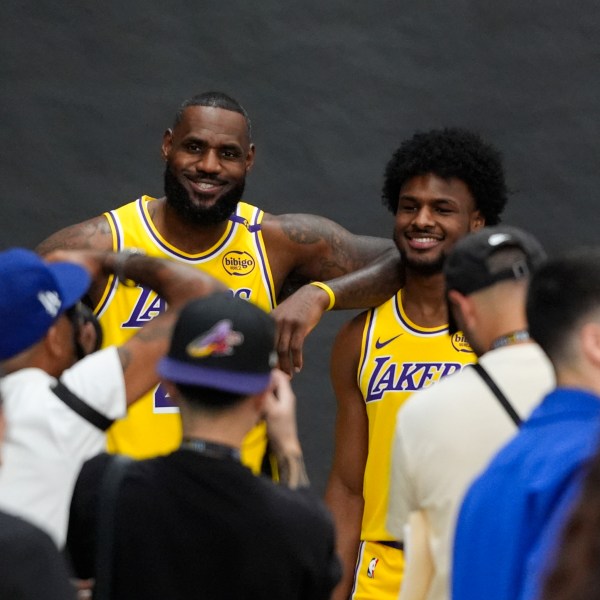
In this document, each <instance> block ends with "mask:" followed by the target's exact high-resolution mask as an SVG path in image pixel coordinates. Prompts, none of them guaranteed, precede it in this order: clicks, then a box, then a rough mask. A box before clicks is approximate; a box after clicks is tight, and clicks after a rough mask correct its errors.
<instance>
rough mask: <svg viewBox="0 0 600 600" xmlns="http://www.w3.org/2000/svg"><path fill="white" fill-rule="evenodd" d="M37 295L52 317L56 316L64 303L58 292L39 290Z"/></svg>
mask: <svg viewBox="0 0 600 600" xmlns="http://www.w3.org/2000/svg"><path fill="white" fill-rule="evenodd" d="M37 297H38V300H39V301H40V303H41V304H42V306H43V307H44V309H45V310H46V312H47V313H48V314H49V315H50V316H51V317H52V318H54V317H56V315H57V314H58V311H59V310H60V307H61V304H62V303H61V301H60V296H59V295H58V293H57V292H51V291H50V290H47V291H45V292H39V293H38V295H37Z"/></svg>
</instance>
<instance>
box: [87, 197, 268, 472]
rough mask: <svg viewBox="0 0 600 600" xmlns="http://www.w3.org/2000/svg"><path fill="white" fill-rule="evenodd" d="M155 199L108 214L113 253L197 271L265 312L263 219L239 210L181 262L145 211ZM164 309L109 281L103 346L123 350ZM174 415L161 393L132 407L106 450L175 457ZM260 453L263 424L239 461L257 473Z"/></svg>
mask: <svg viewBox="0 0 600 600" xmlns="http://www.w3.org/2000/svg"><path fill="white" fill-rule="evenodd" d="M152 200H153V198H150V197H149V196H142V198H140V199H138V200H136V201H135V202H131V203H129V204H126V205H124V206H121V207H120V208H117V209H115V210H112V211H110V212H108V213H105V214H106V217H107V218H108V222H109V224H110V228H111V230H112V235H113V249H114V250H122V249H124V248H140V249H141V250H144V252H146V254H147V255H149V256H156V257H160V258H168V259H171V260H175V261H180V262H183V263H185V264H188V265H191V266H194V267H196V268H198V269H202V270H203V271H205V272H206V273H208V274H209V275H212V276H213V277H215V278H216V279H218V280H219V281H221V282H222V283H224V284H225V285H226V286H227V287H228V288H229V289H230V290H231V292H232V294H234V295H235V296H238V297H240V298H244V299H246V300H249V301H250V302H252V303H254V304H256V305H257V306H259V307H260V308H262V309H264V310H266V311H271V310H272V309H273V308H274V307H275V305H276V300H275V289H274V285H273V278H272V276H271V269H270V266H269V261H268V258H267V254H266V252H265V246H264V242H263V237H262V232H261V221H262V217H263V214H264V213H263V211H262V210H260V209H258V208H256V207H254V206H250V205H249V204H246V203H244V202H240V203H239V204H238V207H237V210H236V212H235V214H233V215H232V216H231V217H230V219H229V222H228V224H227V228H226V230H225V232H224V233H223V235H222V237H221V239H219V240H218V241H217V243H216V244H214V246H213V247H212V248H209V249H208V250H206V251H205V252H202V253H200V254H187V253H185V252H182V251H181V250H178V249H177V248H175V247H174V246H173V245H171V244H169V242H168V241H167V240H165V239H164V238H162V237H161V235H160V234H159V232H158V231H157V230H156V227H155V226H154V224H153V222H152V219H151V218H150V214H149V211H148V203H149V202H150V201H152ZM165 308H166V306H165V302H164V300H163V299H162V298H159V297H158V296H157V295H156V294H155V293H154V292H152V291H151V290H149V289H148V288H144V287H141V286H138V287H134V288H130V287H126V286H123V285H119V282H118V280H117V279H116V278H114V277H111V278H110V280H109V281H108V284H107V287H106V290H105V291H104V294H103V296H102V298H101V300H100V302H99V304H98V306H97V307H96V314H97V315H98V317H99V319H100V323H101V325H102V328H103V332H104V336H105V339H104V345H107V346H108V345H112V344H116V345H119V344H122V343H123V342H125V341H126V340H127V339H129V337H131V336H132V335H133V334H134V333H135V332H136V331H137V330H138V329H139V328H140V327H141V326H142V325H143V324H144V323H146V322H147V321H149V320H150V319H152V318H154V317H155V316H156V315H158V314H160V313H161V312H163V311H164V310H165ZM177 412H178V410H177V408H176V407H175V406H174V405H173V404H172V403H171V401H170V400H169V398H168V396H167V395H166V393H165V392H164V390H163V388H162V387H161V386H158V387H157V388H155V389H154V390H152V392H150V393H149V394H147V395H146V396H144V397H143V398H142V399H140V400H138V401H137V402H136V403H135V404H133V405H132V406H131V407H130V408H129V411H128V415H127V417H126V418H124V419H123V420H120V421H118V422H117V423H115V425H113V426H112V427H111V429H110V430H109V432H108V449H109V451H111V452H119V453H123V454H128V455H130V456H133V457H135V458H147V457H150V456H155V455H158V454H165V453H167V452H171V451H172V450H174V449H175V448H176V447H177V446H178V445H179V443H180V441H181V424H180V420H179V416H178V414H176V413H177ZM265 445H266V436H265V427H264V424H262V425H261V426H259V427H258V428H255V430H253V431H251V432H250V434H249V435H248V436H247V438H246V440H245V442H244V445H243V447H242V460H243V462H244V463H245V464H247V465H248V466H250V467H251V468H252V469H253V470H254V471H255V472H257V471H258V470H259V468H260V462H261V460H262V456H263V455H264V450H265Z"/></svg>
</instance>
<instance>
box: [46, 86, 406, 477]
mask: <svg viewBox="0 0 600 600" xmlns="http://www.w3.org/2000/svg"><path fill="white" fill-rule="evenodd" d="M162 155H163V158H164V160H165V162H166V168H165V196H164V197H163V198H159V199H155V198H150V197H148V196H142V197H141V198H140V199H138V200H136V201H134V202H131V203H129V204H126V205H124V206H122V207H120V208H117V209H116V210H112V211H110V212H108V213H105V214H104V215H100V216H98V217H95V218H93V219H90V220H88V221H85V222H83V223H79V224H77V225H73V226H71V227H67V228H66V229H64V230H62V231H59V232H58V233H56V234H54V235H52V236H51V237H50V238H48V239H47V240H46V241H45V242H43V243H42V244H41V245H40V246H39V247H38V251H39V252H41V253H46V252H48V251H50V250H53V249H56V248H96V249H113V250H120V249H124V248H139V249H141V250H143V251H145V252H146V253H147V254H149V255H152V256H161V257H165V258H170V259H172V260H176V261H181V262H183V263H186V264H190V265H195V266H197V267H198V268H200V269H203V270H205V271H207V272H208V273H210V274H211V275H213V276H214V277H216V278H217V279H219V280H220V281H222V282H223V283H225V285H227V286H228V287H229V288H230V289H231V292H232V293H233V294H234V295H236V296H239V297H241V298H246V299H247V300H249V301H250V302H254V303H255V304H257V305H259V306H261V307H262V308H264V309H266V310H274V313H273V314H274V316H275V319H276V321H277V324H278V336H279V337H278V343H277V346H278V350H279V356H280V366H281V368H282V369H284V370H286V371H288V372H291V371H293V370H294V369H295V370H299V369H300V367H301V366H302V353H301V350H302V342H303V339H304V337H305V335H306V334H307V333H308V332H309V331H310V330H311V329H312V328H313V327H314V326H315V325H316V324H317V322H318V321H319V319H320V317H321V315H322V313H323V312H324V311H325V310H327V309H328V308H331V307H332V306H333V305H335V307H336V308H355V307H367V306H375V305H376V304H378V303H379V302H381V301H383V300H384V299H385V298H386V297H388V296H389V295H390V294H392V293H393V292H394V291H395V290H396V289H397V288H398V287H399V285H400V280H401V275H400V270H399V264H400V260H399V257H398V256H397V253H396V252H395V250H394V248H393V244H392V243H391V241H389V240H383V239H380V238H372V237H366V236H356V235H353V234H351V233H350V232H348V231H347V230H346V229H344V228H343V227H341V226H339V225H337V224H336V223H334V222H332V221H330V220H328V219H325V218H322V217H317V216H314V215H304V214H288V215H271V214H265V213H264V212H263V211H262V210H260V209H258V208H256V207H255V206H251V205H250V204H247V203H245V202H242V201H241V199H242V194H243V191H244V184H245V178H246V174H247V173H248V172H249V171H250V169H251V168H252V165H253V163H254V156H255V147H254V144H253V143H252V140H251V127H250V120H249V118H248V115H247V113H246V111H245V110H244V108H243V107H242V106H241V105H240V104H239V103H238V102H237V101H236V100H234V99H233V98H231V97H229V96H227V95H226V94H223V93H221V92H207V93H204V94H200V95H198V96H194V97H192V98H190V99H189V100H186V101H185V102H184V103H183V104H182V105H181V107H180V109H179V110H178V112H177V114H176V117H175V120H174V124H173V127H172V128H171V129H168V130H167V131H166V132H165V134H164V137H163V143H162ZM363 267H367V268H366V269H363ZM361 269H362V270H361ZM357 270H361V271H358V272H357V273H354V271H357ZM314 281H316V282H317V283H318V285H311V284H310V282H314ZM323 281H327V284H325V285H323ZM292 283H293V285H294V286H295V287H298V285H299V284H305V285H302V286H301V287H300V288H299V289H297V291H296V293H294V294H293V295H292V296H291V297H289V298H288V299H287V300H286V301H285V302H283V303H282V304H281V305H279V306H277V301H278V299H281V297H282V296H283V295H284V293H285V294H287V292H288V290H289V289H290V287H291V284H292ZM90 303H91V304H92V305H93V307H94V308H95V310H96V312H97V314H98V315H99V317H100V322H101V324H102V327H103V330H104V334H105V344H110V343H118V342H119V341H121V340H123V339H126V338H127V337H128V336H130V335H131V334H132V333H133V332H134V331H136V329H137V328H139V327H140V325H141V324H142V323H144V322H145V321H147V320H148V319H151V318H153V317H154V316H156V315H157V314H159V313H160V312H162V311H163V310H164V308H165V307H164V302H163V300H162V299H160V298H157V297H156V296H154V295H153V294H152V293H151V292H149V291H148V290H147V289H144V288H139V287H137V288H128V287H126V286H125V285H123V283H122V282H118V281H115V280H113V279H112V278H109V279H108V280H106V281H103V282H101V283H100V284H99V285H97V286H96V287H94V288H93V289H92V290H91V291H90ZM175 410H176V408H175V407H174V406H173V405H172V404H171V402H170V401H169V398H168V397H167V396H166V394H165V393H164V391H163V390H162V389H161V388H158V389H156V390H154V391H153V392H152V394H150V395H148V396H147V397H144V398H143V399H142V400H140V401H139V402H138V403H137V404H136V406H135V409H133V410H131V411H130V414H129V415H128V417H126V418H125V419H124V420H123V421H121V422H119V423H117V424H116V425H115V426H114V427H113V428H112V429H111V431H110V432H109V447H110V449H111V450H114V451H118V452H122V453H126V454H129V455H132V456H134V457H138V458H145V457H148V456H154V455H157V454H164V453H167V452H169V451H171V450H174V449H175V448H176V447H177V446H178V445H179V443H180V439H181V431H180V425H179V419H178V418H177V415H175V414H173V411H175ZM264 447H265V436H264V429H263V430H261V429H260V426H259V429H258V430H256V431H254V433H253V434H251V435H250V437H249V438H247V440H246V443H245V444H244V445H243V447H242V459H243V461H244V462H245V464H247V465H249V466H251V467H252V468H253V469H254V470H255V471H256V470H258V468H259V465H260V462H261V460H262V456H263V454H264Z"/></svg>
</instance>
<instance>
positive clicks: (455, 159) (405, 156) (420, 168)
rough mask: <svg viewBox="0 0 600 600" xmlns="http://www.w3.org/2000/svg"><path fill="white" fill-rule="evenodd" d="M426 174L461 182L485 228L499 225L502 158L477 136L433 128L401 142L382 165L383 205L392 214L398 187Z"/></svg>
mask: <svg viewBox="0 0 600 600" xmlns="http://www.w3.org/2000/svg"><path fill="white" fill-rule="evenodd" d="M428 173H432V174H434V175H436V176H438V177H440V178H442V179H451V178H456V179H460V180H461V181H463V182H464V183H465V184H466V185H467V187H468V188H469V190H470V192H471V194H472V195H473V198H474V199H475V203H476V206H477V208H478V209H479V211H480V212H481V214H482V215H483V217H484V218H485V222H486V225H496V224H497V223H499V222H500V214H501V213H502V211H503V210H504V206H505V204H506V196H507V188H506V182H505V179H504V169H503V166H502V157H501V154H500V152H499V151H498V150H496V149H495V148H494V147H492V146H491V145H490V144H487V143H485V142H484V141H483V140H482V139H481V137H480V136H479V135H478V134H476V133H473V132H471V131H468V130H466V129H461V128H445V129H434V130H431V131H428V132H425V133H422V132H418V133H416V134H415V135H413V137H411V138H410V139H408V140H406V141H404V142H403V143H402V144H401V145H400V147H399V148H398V149H397V150H396V152H395V153H394V155H393V156H392V158H391V160H390V161H389V162H388V164H387V166H386V170H385V176H384V186H383V191H382V199H383V203H384V204H385V206H387V207H388V208H389V210H390V211H391V212H392V213H394V214H395V213H396V210H397V208H398V200H399V196H400V190H401V188H402V186H403V185H404V184H405V183H406V182H407V181H409V180H410V179H412V178H413V177H417V176H419V175H426V174H428Z"/></svg>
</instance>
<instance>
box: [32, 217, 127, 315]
mask: <svg viewBox="0 0 600 600" xmlns="http://www.w3.org/2000/svg"><path fill="white" fill-rule="evenodd" d="M55 250H104V251H108V250H116V248H113V239H112V232H111V230H110V227H109V226H108V221H107V219H106V217H105V216H104V215H100V216H98V217H94V218H93V219H89V220H88V221H83V222H82V223H77V224H76V225H71V226H69V227H65V228H64V229H61V230H60V231H57V232H56V233H53V234H52V235H51V236H50V237H49V238H47V239H45V240H44V241H43V242H41V243H40V244H39V245H38V246H37V248H36V249H35V251H36V252H37V253H38V254H41V255H42V256H45V255H47V254H49V253H50V252H53V251H55ZM107 283H108V276H107V275H104V274H100V275H99V276H98V277H96V278H95V279H94V281H93V282H92V285H91V287H90V289H89V290H88V293H87V295H86V296H87V304H89V305H90V307H91V308H92V309H94V308H96V306H97V305H98V302H99V301H100V298H101V297H102V293H103V292H104V289H105V288H106V285H107Z"/></svg>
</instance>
